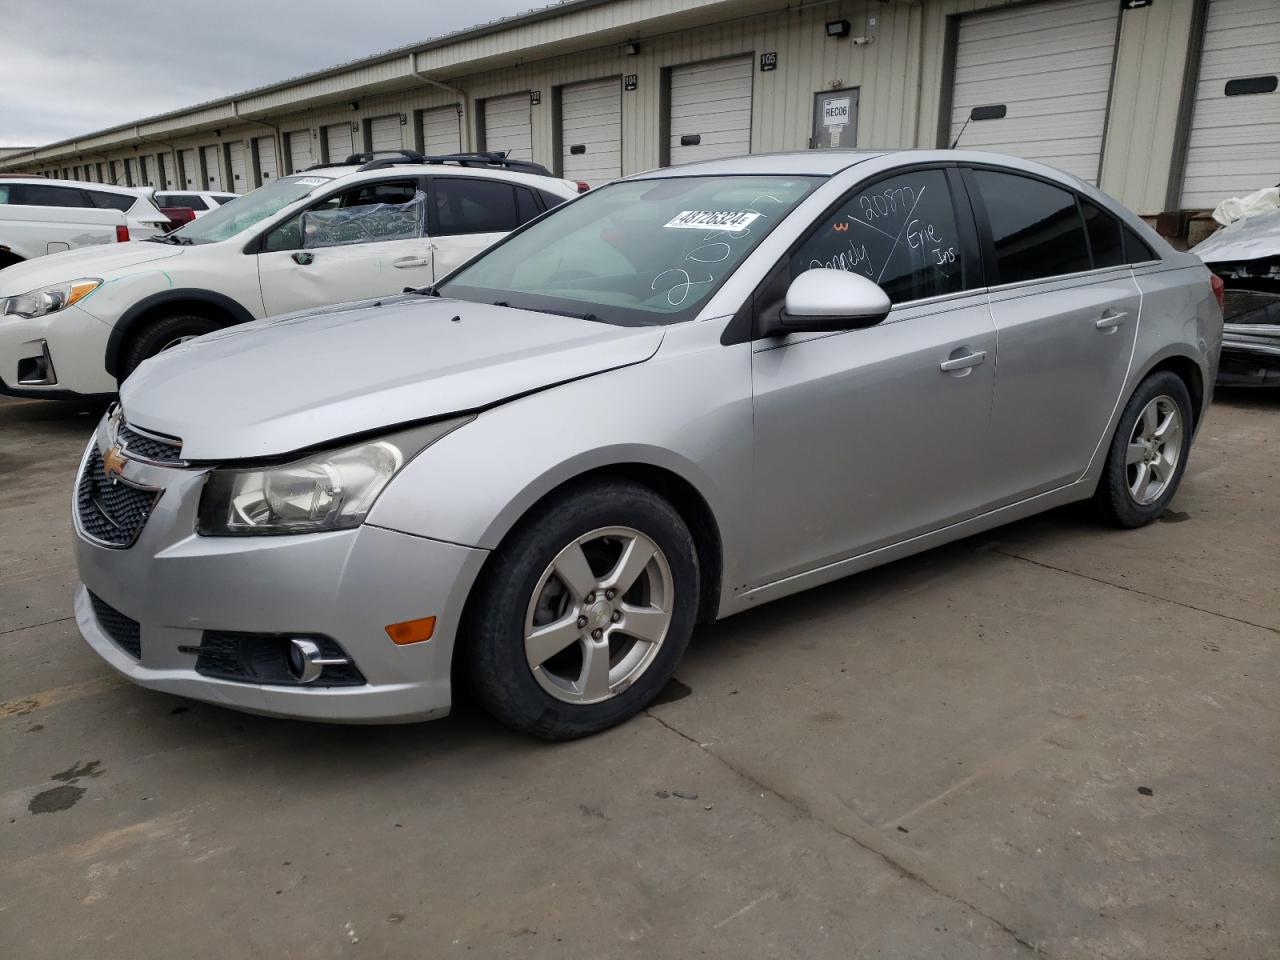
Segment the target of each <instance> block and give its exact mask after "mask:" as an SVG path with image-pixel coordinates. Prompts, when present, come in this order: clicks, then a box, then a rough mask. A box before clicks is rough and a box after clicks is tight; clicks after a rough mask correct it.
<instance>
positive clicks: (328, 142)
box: [324, 123, 356, 163]
mask: <svg viewBox="0 0 1280 960" xmlns="http://www.w3.org/2000/svg"><path fill="white" fill-rule="evenodd" d="M355 152H356V151H355V147H354V146H352V143H351V124H349V123H335V124H334V125H333V126H331V127H325V128H324V158H325V160H326V161H328V162H329V163H341V162H342V161H343V160H345V159H347V157H349V156H351V155H352V154H353V153H355Z"/></svg>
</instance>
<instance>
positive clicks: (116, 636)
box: [89, 593, 142, 660]
mask: <svg viewBox="0 0 1280 960" xmlns="http://www.w3.org/2000/svg"><path fill="white" fill-rule="evenodd" d="M89 602H90V603H91V604H92V605H93V615H94V617H96V618H97V620H98V626H100V627H101V628H102V632H103V633H105V634H106V635H107V636H108V637H110V638H111V639H112V640H113V641H114V642H115V645H116V646H117V647H119V648H120V649H121V650H123V651H124V652H125V653H127V654H128V655H129V656H131V657H133V659H135V660H141V659H142V639H141V628H140V627H139V626H138V621H137V620H130V619H129V618H128V617H126V616H125V615H124V614H123V613H121V612H120V611H119V610H117V609H116V608H115V607H113V606H111V604H109V603H107V601H105V600H103V599H102V598H101V597H98V596H95V595H94V594H92V593H91V594H89Z"/></svg>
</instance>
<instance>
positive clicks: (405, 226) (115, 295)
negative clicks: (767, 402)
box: [0, 152, 578, 398]
mask: <svg viewBox="0 0 1280 960" xmlns="http://www.w3.org/2000/svg"><path fill="white" fill-rule="evenodd" d="M541 169H542V168H540V167H537V166H536V165H534V164H527V163H523V162H521V161H507V160H506V159H505V158H503V157H502V156H500V155H497V154H459V155H454V156H450V157H431V158H428V157H422V156H420V155H418V154H412V153H407V152H406V153H403V154H397V155H394V156H385V155H379V156H377V157H376V158H375V157H373V156H372V155H369V154H360V155H357V156H353V157H350V158H348V160H347V161H346V162H345V163H343V164H330V165H322V166H319V167H312V168H311V169H309V170H307V171H305V172H303V173H300V174H295V175H293V176H288V177H282V178H280V179H279V180H276V181H275V182H273V183H271V184H268V185H267V186H264V187H261V188H259V189H258V190H255V191H253V192H252V193H250V194H246V195H245V196H243V197H240V198H238V199H237V200H236V202H235V203H232V204H228V205H226V206H222V207H219V208H218V209H216V210H211V211H209V213H208V214H207V215H206V216H203V217H201V218H200V219H198V220H195V221H192V222H191V223H189V224H187V225H186V226H184V227H182V228H181V229H180V230H177V231H175V232H173V233H170V234H166V235H164V236H160V237H153V238H151V239H150V240H148V241H144V242H141V243H128V244H116V245H114V246H111V247H109V248H106V247H96V248H95V247H89V248H85V249H81V250H73V251H71V252H69V253H62V254H55V255H53V256H48V257H42V258H40V259H39V260H37V261H33V262H30V263H22V264H17V265H16V266H12V267H9V268H7V269H5V270H3V271H0V393H7V394H9V395H11V396H24V397H44V398H61V397H76V396H85V395H99V394H110V393H114V392H115V390H116V388H117V386H118V384H119V382H120V381H123V380H124V378H125V377H127V376H128V375H129V373H131V372H132V371H133V369H134V368H135V367H137V365H138V364H140V363H141V362H142V361H143V360H145V359H147V358H148V357H151V356H154V355H155V354H157V353H159V352H160V351H161V350H164V349H166V348H167V347H170V346H173V345H174V344H177V343H181V342H182V341H184V340H190V339H192V338H194V337H198V336H200V335H202V334H205V333H210V332H212V331H214V330H218V329H220V328H222V327H226V326H229V325H231V324H235V323H242V322H245V321H249V320H253V319H258V318H262V317H267V316H273V315H276V314H283V313H292V312H295V311H300V310H308V309H311V308H314V307H320V306H325V305H329V304H335V303H342V302H344V301H350V300H360V299H365V298H370V297H380V296H387V295H390V294H395V293H400V292H402V291H403V290H404V289H406V288H409V287H423V286H428V285H430V284H432V283H434V282H436V281H437V280H440V279H442V278H443V277H444V276H445V274H447V273H449V272H450V271H452V270H453V269H454V268H456V267H458V266H460V265H461V264H463V263H464V262H466V261H467V260H469V259H471V257H473V256H474V255H475V254H477V253H479V252H480V251H481V250H483V249H485V248H486V247H488V246H489V245H490V244H492V243H493V242H495V241H496V240H498V239H499V238H501V237H502V236H504V235H505V234H506V233H507V232H509V231H511V230H513V229H515V228H516V227H518V226H520V225H521V224H523V223H526V222H527V221H529V220H532V219H533V218H534V217H537V216H538V215H540V214H541V213H542V212H543V211H545V210H548V209H550V208H551V207H553V206H556V205H558V204H560V203H563V202H564V201H565V200H569V199H572V198H573V197H576V196H577V195H578V187H577V185H576V184H575V183H573V182H571V181H567V180H560V179H557V178H555V177H552V176H550V175H547V174H545V173H537V172H526V171H536V170H541Z"/></svg>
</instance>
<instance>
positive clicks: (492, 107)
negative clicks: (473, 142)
mask: <svg viewBox="0 0 1280 960" xmlns="http://www.w3.org/2000/svg"><path fill="white" fill-rule="evenodd" d="M484 148H485V150H488V151H496V152H498V153H505V154H507V155H508V156H509V157H510V158H511V159H512V160H532V159H533V123H532V119H531V116H530V105H529V94H527V93H517V94H514V95H513V96H510V97H491V98H490V99H488V100H486V101H485V102H484Z"/></svg>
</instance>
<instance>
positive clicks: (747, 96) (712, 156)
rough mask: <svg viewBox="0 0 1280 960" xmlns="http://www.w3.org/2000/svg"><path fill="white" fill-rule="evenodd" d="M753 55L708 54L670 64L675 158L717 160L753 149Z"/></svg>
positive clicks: (688, 160)
mask: <svg viewBox="0 0 1280 960" xmlns="http://www.w3.org/2000/svg"><path fill="white" fill-rule="evenodd" d="M754 65H755V60H754V58H752V57H737V58H735V59H733V60H710V61H707V62H705V63H691V64H689V65H687V66H683V67H673V68H672V70H671V102H670V104H669V109H670V128H671V140H670V156H671V162H672V163H673V164H676V163H691V162H693V161H694V160H716V159H718V158H720V157H738V156H742V155H744V154H748V153H750V152H751V78H752V76H753V73H752V71H753V68H754Z"/></svg>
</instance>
